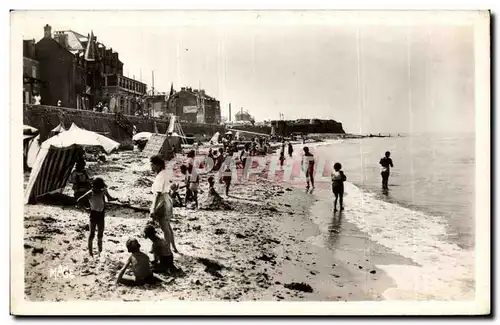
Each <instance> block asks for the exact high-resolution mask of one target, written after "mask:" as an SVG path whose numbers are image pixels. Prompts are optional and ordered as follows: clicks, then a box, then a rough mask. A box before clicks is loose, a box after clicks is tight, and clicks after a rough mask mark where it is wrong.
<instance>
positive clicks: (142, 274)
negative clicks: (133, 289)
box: [116, 239, 161, 286]
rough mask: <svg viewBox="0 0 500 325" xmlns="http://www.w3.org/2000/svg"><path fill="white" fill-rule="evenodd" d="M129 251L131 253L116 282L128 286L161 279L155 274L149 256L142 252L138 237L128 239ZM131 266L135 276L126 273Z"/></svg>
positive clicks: (152, 282)
mask: <svg viewBox="0 0 500 325" xmlns="http://www.w3.org/2000/svg"><path fill="white" fill-rule="evenodd" d="M126 246H127V251H128V252H129V253H131V255H130V257H129V258H128V260H127V262H126V263H125V265H124V266H123V268H122V269H121V270H120V273H119V274H118V277H117V279H116V283H121V284H124V285H128V286H141V285H144V284H146V283H148V284H154V283H157V282H159V281H161V280H160V279H158V278H157V277H155V276H154V274H153V271H152V270H151V267H150V265H149V257H148V256H147V255H146V254H144V253H143V252H141V245H140V244H139V242H138V241H137V239H129V240H127V244H126ZM129 266H131V269H132V271H133V272H134V276H133V277H132V276H129V275H126V274H125V271H126V270H127V268H128V267H129Z"/></svg>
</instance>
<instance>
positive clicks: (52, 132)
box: [49, 124, 66, 138]
mask: <svg viewBox="0 0 500 325" xmlns="http://www.w3.org/2000/svg"><path fill="white" fill-rule="evenodd" d="M64 131H66V129H65V128H64V126H63V125H62V124H59V125H58V126H56V127H55V128H53V129H52V130H50V132H49V138H51V137H53V136H55V135H58V134H59V133H61V132H64Z"/></svg>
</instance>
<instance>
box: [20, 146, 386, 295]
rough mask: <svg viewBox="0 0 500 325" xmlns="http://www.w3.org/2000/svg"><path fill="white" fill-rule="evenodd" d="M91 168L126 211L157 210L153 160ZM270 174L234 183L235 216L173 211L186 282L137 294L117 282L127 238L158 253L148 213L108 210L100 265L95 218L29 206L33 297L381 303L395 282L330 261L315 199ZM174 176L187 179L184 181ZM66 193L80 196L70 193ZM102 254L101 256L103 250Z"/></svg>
mask: <svg viewBox="0 0 500 325" xmlns="http://www.w3.org/2000/svg"><path fill="white" fill-rule="evenodd" d="M181 161H182V159H181V158H180V157H178V158H176V159H174V160H173V161H171V162H170V163H169V166H168V167H167V168H172V167H175V166H179V164H180V163H181ZM88 168H89V173H90V174H91V176H94V177H95V176H101V177H103V178H104V180H105V182H106V183H107V185H108V187H109V190H110V193H111V195H113V196H115V197H117V198H118V199H119V200H120V202H121V203H119V204H130V205H132V206H134V207H138V208H142V209H147V208H148V207H149V204H150V202H151V201H150V200H151V196H152V194H151V183H152V181H153V179H154V174H153V173H152V172H151V171H150V166H149V162H148V159H147V158H143V157H140V156H138V154H137V153H134V152H120V153H118V154H114V155H112V156H109V157H108V159H107V161H106V162H102V163H101V162H99V163H89V164H88ZM240 172H241V171H240ZM264 174H265V172H263V173H261V174H260V175H256V176H255V177H253V178H251V179H250V180H247V181H241V182H239V181H234V180H233V186H232V188H231V196H230V197H229V198H225V200H226V202H227V203H228V204H229V205H230V206H231V207H232V208H233V209H232V210H230V211H204V210H189V209H186V208H174V217H173V220H172V227H173V229H174V233H175V238H176V244H177V247H178V248H179V251H180V254H174V261H175V264H176V266H177V267H179V268H180V269H181V270H182V271H183V273H184V274H182V275H179V276H177V277H169V278H167V279H166V280H167V282H166V283H164V284H163V285H158V286H145V287H141V288H129V287H125V286H122V285H116V284H115V281H114V280H115V278H116V275H117V273H118V271H119V269H120V268H121V266H123V263H124V262H125V261H126V259H127V257H128V255H129V254H128V253H127V252H126V248H125V242H126V240H127V239H128V238H130V237H135V238H137V239H138V240H139V242H140V244H141V246H142V247H141V249H142V251H143V252H145V253H148V252H149V250H150V247H151V243H150V242H149V241H148V240H147V239H145V238H143V237H142V236H141V234H142V230H143V229H144V226H145V225H146V223H147V222H148V220H149V216H148V213H147V212H144V211H141V210H140V209H135V210H134V209H131V208H128V207H125V206H119V205H110V206H109V209H108V211H107V214H106V230H105V233H104V239H103V243H104V244H103V246H104V252H103V254H102V255H101V256H100V257H96V258H94V259H92V258H89V255H88V251H87V237H88V233H89V231H88V213H87V212H85V211H82V210H79V209H77V208H74V207H72V206H69V207H61V206H50V205H42V204H37V205H26V206H25V211H24V221H25V236H24V247H25V295H26V299H28V300H32V301H68V300H118V301H142V300H145V301H155V300H236V301H244V300H322V301H323V300H333V301H350V300H379V299H382V293H383V291H384V290H385V289H387V288H388V287H389V286H390V281H389V280H388V279H387V278H386V277H384V275H383V273H382V272H381V271H380V270H378V269H376V268H375V267H374V265H373V263H372V262H370V259H369V258H366V256H362V255H360V254H355V253H352V252H350V253H346V251H342V250H339V251H335V253H332V251H331V250H327V249H325V248H322V247H319V246H316V245H314V244H313V243H311V242H310V238H314V235H315V232H314V231H315V230H314V229H313V228H314V227H313V226H312V225H311V222H310V220H309V218H308V216H309V214H310V209H311V207H312V206H313V205H314V204H315V202H316V200H317V199H316V198H315V197H314V196H313V195H311V194H306V193H305V192H304V190H303V189H301V188H296V187H292V186H290V185H286V184H284V183H283V182H280V181H279V178H274V179H272V180H269V179H267V178H265V177H263V176H264ZM174 177H175V179H177V180H180V179H181V176H180V175H179V174H178V173H176V174H175V175H174ZM207 177H208V175H202V177H201V190H202V192H203V193H202V194H200V202H202V201H203V200H204V199H205V198H206V195H207V192H208V183H207V182H206V179H207ZM216 189H217V191H218V192H219V193H220V194H222V193H223V192H224V191H223V184H219V183H217V184H216ZM65 193H66V194H68V195H71V194H72V191H71V189H70V187H69V186H68V187H67V188H66V190H65ZM311 229H313V230H311ZM308 232H309V233H308ZM355 245H359V244H355ZM361 245H362V244H361ZM94 247H95V249H97V243H96V242H95V243H94ZM150 257H151V258H152V256H151V255H150ZM65 270H66V272H64V271H65ZM57 271H61V272H59V273H58V272H57ZM300 284H303V285H300Z"/></svg>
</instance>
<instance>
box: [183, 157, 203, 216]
mask: <svg viewBox="0 0 500 325" xmlns="http://www.w3.org/2000/svg"><path fill="white" fill-rule="evenodd" d="M181 173H182V174H183V175H185V179H184V182H185V184H186V185H185V186H186V198H185V204H186V206H187V204H188V202H194V203H195V207H196V208H198V185H199V182H200V177H199V176H198V175H195V176H192V175H191V174H189V172H188V167H187V166H186V165H182V166H181Z"/></svg>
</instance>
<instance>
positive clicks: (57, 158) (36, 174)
mask: <svg viewBox="0 0 500 325" xmlns="http://www.w3.org/2000/svg"><path fill="white" fill-rule="evenodd" d="M86 146H91V147H100V148H102V149H104V151H106V152H107V153H110V152H112V151H113V150H116V149H118V147H119V146H120V144H119V143H118V142H115V141H113V140H111V139H109V138H106V137H105V136H103V135H100V134H98V133H95V132H91V131H87V130H85V129H81V128H79V127H78V126H76V124H74V123H73V125H71V127H70V128H69V130H67V131H65V132H62V133H59V134H58V135H56V136H54V137H52V138H50V139H48V140H46V141H45V142H43V143H42V145H41V148H40V151H39V153H38V155H37V158H36V161H35V163H34V165H33V169H32V170H31V174H30V179H29V182H28V187H27V188H26V193H25V203H35V202H36V199H37V198H38V197H40V196H42V195H45V194H48V193H51V192H54V191H59V190H62V189H63V188H64V187H65V186H66V183H67V181H68V179H69V176H70V174H71V171H72V169H73V166H74V165H75V163H76V161H77V160H78V158H79V157H80V155H81V151H82V148H83V147H86Z"/></svg>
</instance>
